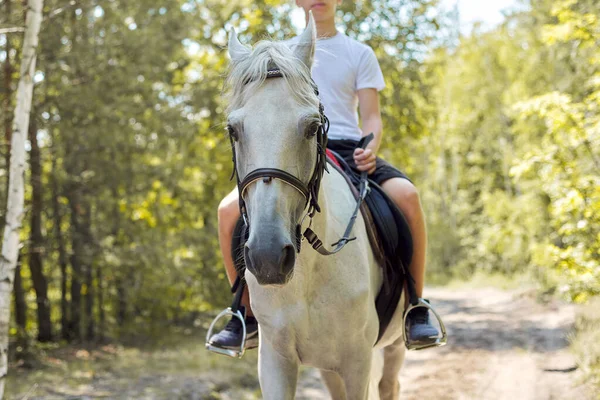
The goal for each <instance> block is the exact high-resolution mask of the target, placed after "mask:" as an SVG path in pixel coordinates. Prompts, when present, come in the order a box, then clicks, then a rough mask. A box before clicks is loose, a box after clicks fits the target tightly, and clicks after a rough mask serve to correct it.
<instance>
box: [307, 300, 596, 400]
mask: <svg viewBox="0 0 600 400" xmlns="http://www.w3.org/2000/svg"><path fill="white" fill-rule="evenodd" d="M427 294H428V296H429V297H430V298H431V300H432V302H433V303H434V304H435V306H436V310H438V312H440V314H441V315H442V316H443V318H444V321H445V323H446V327H447V330H448V335H449V340H448V345H447V346H446V347H443V348H438V349H430V350H424V351H419V352H407V357H406V361H405V364H404V367H403V369H402V372H401V374H400V382H401V385H402V397H401V398H402V399H408V400H413V399H414V400H416V399H490V400H503V399H507V400H547V399H591V395H590V394H588V393H587V391H586V389H585V388H584V387H582V386H580V381H581V378H580V375H579V372H578V371H577V370H576V366H575V361H574V359H573V356H572V355H571V354H570V353H569V351H568V334H569V331H570V328H571V326H572V324H573V321H574V314H575V309H574V307H573V306H571V305H566V304H562V303H558V302H552V303H550V304H545V305H542V304H539V303H537V302H535V301H534V299H532V298H531V296H530V295H528V294H527V292H522V291H521V292H519V291H503V290H499V289H491V288H487V289H465V288H461V289H448V288H431V289H428V293H427ZM318 376H319V374H318V373H317V372H316V371H314V370H305V371H304V373H303V375H302V378H301V382H300V385H299V388H298V392H297V398H298V399H302V400H318V399H329V396H328V395H327V391H326V390H325V389H324V387H323V385H322V384H321V383H320V380H319V378H318Z"/></svg>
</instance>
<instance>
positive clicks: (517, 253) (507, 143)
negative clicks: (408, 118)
mask: <svg viewBox="0 0 600 400" xmlns="http://www.w3.org/2000/svg"><path fill="white" fill-rule="evenodd" d="M531 6H532V8H531V10H528V11H524V12H521V13H518V14H515V15H513V16H511V17H509V18H508V20H507V22H506V23H504V24H503V25H502V26H501V27H499V28H497V29H495V30H494V31H492V32H484V33H479V32H474V33H473V35H472V36H471V37H467V38H463V39H462V41H461V43H460V45H459V46H458V48H457V49H456V50H455V51H454V52H449V51H447V50H444V49H441V50H439V51H438V52H437V53H436V54H435V55H434V57H433V58H432V59H431V60H428V62H427V66H428V70H427V71H426V77H427V79H429V80H431V81H432V82H433V83H432V85H431V87H432V90H431V91H430V92H429V98H430V99H432V101H435V104H436V107H435V110H434V118H435V123H434V127H433V128H432V129H431V132H432V134H431V136H430V137H427V138H425V140H424V145H423V147H424V149H428V150H427V151H428V152H429V154H430V160H431V164H432V165H434V166H436V167H434V168H435V169H436V172H435V173H433V174H432V173H431V172H430V171H423V172H424V179H425V180H427V181H428V182H430V184H429V186H425V188H424V193H423V197H424V198H425V203H426V205H427V207H428V208H429V213H428V214H429V218H430V220H429V221H430V228H431V233H430V236H431V238H430V240H431V241H436V240H438V239H441V238H445V242H442V243H439V242H438V243H435V242H434V243H433V244H432V250H433V251H432V252H431V253H432V259H433V262H434V271H435V270H437V271H438V272H439V271H448V270H454V273H456V274H458V275H468V274H470V273H472V272H474V271H479V270H487V271H498V272H503V273H517V272H521V271H524V270H530V271H532V272H533V273H534V274H535V275H536V276H537V277H538V278H539V279H540V280H541V281H542V282H543V283H544V284H545V285H546V286H547V287H548V288H550V289H552V290H558V291H559V292H560V293H561V294H564V295H565V296H567V297H569V298H570V299H572V300H575V301H585V300H586V299H587V298H588V297H589V296H592V295H596V294H598V292H599V291H600V243H599V240H600V231H599V229H600V220H599V219H598V218H599V215H600V201H599V200H600V198H599V193H600V192H599V188H600V136H599V129H598V127H599V126H600V115H599V111H600V108H599V105H600V104H599V99H600V85H599V84H598V82H599V81H600V80H599V75H598V73H599V68H598V67H599V66H600V59H599V55H600V53H599V52H598V46H597V44H598V43H599V42H600V23H599V20H598V17H599V16H600V8H599V7H598V5H597V4H595V3H592V2H586V1H574V0H569V1H561V2H552V3H551V2H547V1H536V2H532V4H531ZM540 32H541V34H540ZM432 175H433V179H431V177H432Z"/></svg>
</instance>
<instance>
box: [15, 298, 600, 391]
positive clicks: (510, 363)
mask: <svg viewBox="0 0 600 400" xmlns="http://www.w3.org/2000/svg"><path fill="white" fill-rule="evenodd" d="M427 295H428V297H430V298H431V300H432V301H433V303H434V305H435V306H436V309H437V310H438V311H439V312H440V314H441V315H442V316H443V317H444V321H445V322H446V326H447V329H448V334H449V340H448V343H449V344H448V345H447V346H446V347H443V348H437V349H429V350H424V351H420V352H408V353H407V359H406V362H405V364H404V368H403V370H402V372H401V375H400V382H401V385H402V399H408V400H416V399H419V400H422V399H442V400H446V399H449V400H453V399H457V400H462V399H477V400H479V399H482V400H488V399H489V400H503V399H507V400H548V399H561V400H562V399H578V400H587V399H592V395H591V394H589V393H587V391H586V389H585V388H583V387H581V386H578V385H579V384H580V382H581V377H580V372H579V371H578V370H577V369H576V368H575V362H574V359H573V357H572V355H571V354H570V353H569V351H568V341H567V336H568V334H569V331H570V329H571V327H572V324H573V321H574V316H575V307H574V306H571V305H566V304H563V303H559V302H551V303H549V304H544V305H542V304H539V303H537V302H536V301H535V300H534V299H533V297H532V293H531V292H524V291H503V290H499V289H490V288H488V289H472V288H464V287H463V288H460V289H450V288H430V289H428V291H427ZM193 337H195V339H192V337H187V338H184V339H182V340H181V341H180V342H178V343H179V345H178V346H175V347H173V346H166V347H165V348H164V349H163V348H155V349H152V350H145V351H144V350H141V349H137V348H135V347H133V348H124V349H121V350H120V351H119V352H117V354H113V355H111V354H109V353H107V352H106V351H105V352H100V353H99V354H100V355H102V357H100V358H98V359H97V360H95V361H92V360H91V359H90V360H88V359H87V358H85V357H84V359H79V358H80V357H79V356H78V354H79V353H82V354H83V355H86V354H88V353H87V352H84V351H83V350H77V349H71V352H74V353H75V356H74V357H73V356H70V357H66V358H64V359H59V358H55V357H58V356H53V357H48V359H47V360H46V364H47V366H46V367H45V368H43V369H40V370H35V369H34V370H31V371H30V370H26V369H20V370H15V371H13V375H12V376H9V378H10V379H12V385H9V393H8V396H7V398H8V399H18V400H23V399H28V400H33V399H36V400H63V399H72V400H74V399H86V400H87V399H95V398H109V399H119V400H120V399H127V400H129V399H144V400H162V399H180V400H209V399H212V400H217V399H219V400H256V399H260V388H259V385H258V378H257V373H256V371H257V369H256V362H257V354H256V352H249V353H248V354H247V355H245V356H244V358H243V359H242V360H234V359H230V358H227V357H223V356H220V355H216V354H211V353H208V352H207V351H206V350H204V342H203V336H202V337H196V336H193ZM103 359H104V361H103ZM11 387H13V388H11ZM10 391H12V393H10ZM297 399H299V400H322V399H329V395H328V393H327V391H326V390H325V388H324V386H323V384H322V383H321V380H320V378H319V374H318V372H317V371H315V370H313V369H302V373H301V378H300V382H299V386H298V392H297Z"/></svg>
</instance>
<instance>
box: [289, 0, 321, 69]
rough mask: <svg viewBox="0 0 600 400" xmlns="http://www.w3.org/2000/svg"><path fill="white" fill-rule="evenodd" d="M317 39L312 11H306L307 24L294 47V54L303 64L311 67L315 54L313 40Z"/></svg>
mask: <svg viewBox="0 0 600 400" xmlns="http://www.w3.org/2000/svg"><path fill="white" fill-rule="evenodd" d="M316 40H317V30H316V28H315V19H314V18H313V15H312V11H309V12H308V24H306V29H305V30H304V32H302V34H301V35H300V38H299V40H298V44H297V45H296V48H295V49H294V55H295V56H296V57H297V58H299V59H300V60H301V61H302V62H303V63H304V65H306V66H307V67H308V69H311V67H312V63H313V59H314V56H315V42H316Z"/></svg>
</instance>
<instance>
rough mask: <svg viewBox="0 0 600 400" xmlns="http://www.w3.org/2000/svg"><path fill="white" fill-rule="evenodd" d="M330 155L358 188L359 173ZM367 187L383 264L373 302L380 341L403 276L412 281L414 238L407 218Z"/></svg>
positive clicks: (375, 187)
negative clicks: (411, 264)
mask: <svg viewBox="0 0 600 400" xmlns="http://www.w3.org/2000/svg"><path fill="white" fill-rule="evenodd" d="M332 153H333V154H334V155H335V156H336V158H337V161H338V162H339V164H340V165H341V166H342V169H343V170H344V172H345V173H346V174H347V175H348V176H349V177H350V181H351V182H352V183H353V184H354V186H355V187H356V188H357V189H358V188H359V185H360V172H359V171H357V170H354V169H352V168H351V167H350V166H349V165H348V164H347V163H346V162H345V161H344V159H343V158H342V157H340V156H338V155H336V154H335V152H332ZM369 188H370V190H369V193H368V194H367V197H366V198H365V202H366V203H367V206H368V207H369V210H370V211H371V215H372V217H373V223H374V224H375V228H376V230H377V234H378V239H379V243H381V245H382V248H383V252H384V258H385V262H384V265H382V267H383V286H382V288H381V291H380V292H379V294H378V295H377V298H376V299H375V308H376V309H377V315H378V316H379V335H378V337H377V341H379V339H381V337H382V336H383V334H384V333H385V330H386V329H387V327H388V325H389V323H390V321H391V320H392V317H393V316H394V312H395V311H396V308H397V306H398V303H399V301H400V297H401V295H402V290H403V288H404V281H405V279H406V277H408V279H411V278H410V273H409V271H408V267H409V266H410V263H411V260H412V256H413V239H412V235H411V232H410V227H409V226H408V222H407V221H406V218H405V217H404V215H403V214H402V212H401V211H400V209H399V208H398V207H397V206H396V204H395V203H394V202H393V200H392V199H390V198H389V196H388V195H387V194H386V193H385V192H384V191H383V189H382V188H381V187H380V186H379V185H378V184H377V183H375V182H374V181H372V180H369Z"/></svg>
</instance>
